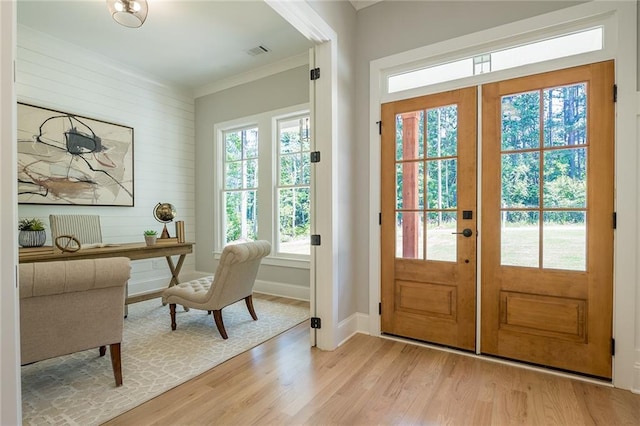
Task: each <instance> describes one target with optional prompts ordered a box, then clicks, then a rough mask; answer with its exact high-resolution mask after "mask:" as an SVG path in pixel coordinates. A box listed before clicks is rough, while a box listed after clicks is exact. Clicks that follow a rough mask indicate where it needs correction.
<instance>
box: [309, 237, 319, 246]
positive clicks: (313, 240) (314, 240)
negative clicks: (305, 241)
mask: <svg viewBox="0 0 640 426" xmlns="http://www.w3.org/2000/svg"><path fill="white" fill-rule="evenodd" d="M311 245H312V246H319V245H320V235H318V234H314V235H312V236H311Z"/></svg>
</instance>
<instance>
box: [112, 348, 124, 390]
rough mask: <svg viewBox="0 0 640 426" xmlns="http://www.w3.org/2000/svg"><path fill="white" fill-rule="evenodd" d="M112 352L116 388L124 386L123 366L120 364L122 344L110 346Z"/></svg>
mask: <svg viewBox="0 0 640 426" xmlns="http://www.w3.org/2000/svg"><path fill="white" fill-rule="evenodd" d="M109 352H111V366H112V367H113V377H114V378H115V379H116V387H118V386H122V364H121V362H120V343H112V344H111V345H109Z"/></svg>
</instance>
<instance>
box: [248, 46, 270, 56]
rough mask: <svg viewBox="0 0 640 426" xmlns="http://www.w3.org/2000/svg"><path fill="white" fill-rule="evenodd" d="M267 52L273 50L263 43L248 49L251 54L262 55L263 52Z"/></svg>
mask: <svg viewBox="0 0 640 426" xmlns="http://www.w3.org/2000/svg"><path fill="white" fill-rule="evenodd" d="M267 52H271V50H270V49H269V48H268V47H265V46H262V45H260V46H258V47H254V48H253V49H250V50H247V53H248V54H249V55H251V56H257V55H262V54H263V53H267Z"/></svg>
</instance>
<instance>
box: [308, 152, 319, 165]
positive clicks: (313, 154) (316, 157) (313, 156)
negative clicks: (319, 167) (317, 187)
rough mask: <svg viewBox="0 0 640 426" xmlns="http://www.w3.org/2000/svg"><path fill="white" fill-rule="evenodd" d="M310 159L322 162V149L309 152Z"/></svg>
mask: <svg viewBox="0 0 640 426" xmlns="http://www.w3.org/2000/svg"><path fill="white" fill-rule="evenodd" d="M309 159H310V161H311V162H312V163H319V162H320V151H313V152H311V153H310V154H309Z"/></svg>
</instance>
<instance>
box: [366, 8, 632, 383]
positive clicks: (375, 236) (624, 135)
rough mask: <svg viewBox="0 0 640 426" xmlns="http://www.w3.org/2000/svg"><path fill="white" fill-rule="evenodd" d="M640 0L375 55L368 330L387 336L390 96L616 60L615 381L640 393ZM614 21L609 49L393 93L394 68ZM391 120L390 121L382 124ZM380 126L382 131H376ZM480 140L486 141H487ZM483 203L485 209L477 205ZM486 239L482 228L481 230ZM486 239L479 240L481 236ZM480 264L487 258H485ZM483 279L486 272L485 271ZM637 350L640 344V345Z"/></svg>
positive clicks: (552, 15)
mask: <svg viewBox="0 0 640 426" xmlns="http://www.w3.org/2000/svg"><path fill="white" fill-rule="evenodd" d="M636 7H637V6H636V2H590V3H586V4H582V5H578V6H574V7H570V8H566V9H562V10H559V11H556V12H551V13H548V14H544V15H540V16H537V17H533V18H529V19H525V20H521V21H518V22H513V23H510V24H506V25H502V26H499V27H496V28H492V29H489V30H486V31H480V32H478V33H475V34H470V35H465V36H461V37H458V38H455V39H452V40H447V41H444V42H440V43H436V44H433V45H429V46H425V47H422V48H418V49H413V50H411V51H407V52H402V53H399V54H396V55H392V56H388V57H385V58H381V59H377V60H374V61H371V63H370V88H369V94H370V110H369V117H370V123H371V124H372V125H371V126H370V129H372V130H371V131H370V134H369V139H370V146H372V147H378V148H377V149H372V150H371V151H370V155H371V161H370V166H369V178H370V203H369V217H370V218H371V219H370V223H369V270H370V281H369V333H370V334H371V335H374V336H380V335H381V332H380V317H379V315H377V311H378V303H379V302H380V227H379V224H378V220H377V218H378V212H379V211H380V149H379V147H380V136H379V135H378V133H377V131H375V130H377V126H373V123H375V122H377V121H379V120H380V105H381V104H382V103H384V102H389V101H391V100H397V99H403V98H411V97H415V96H419V95H425V94H428V93H437V92H441V91H444V90H450V89H454V88H456V87H466V86H470V85H480V84H482V83H484V82H488V81H496V80H502V79H505V78H511V77H519V76H523V75H527V74H534V73H536V72H541V71H546V70H550V69H559V68H564V67H568V66H572V65H582V64H586V63H591V62H597V61H601V60H607V59H614V60H615V61H616V84H617V85H618V102H617V107H616V109H617V114H616V181H615V182H616V211H617V218H618V220H617V231H622V232H616V234H615V246H614V251H615V253H614V256H615V258H614V318H613V320H614V330H613V335H614V337H615V339H616V355H615V357H614V360H613V385H614V386H615V387H619V388H623V389H630V390H632V391H633V392H636V393H640V324H639V322H640V321H639V318H640V289H638V271H637V267H636V265H638V264H639V263H640V258H639V251H638V243H637V242H638V239H639V238H640V234H639V226H638V225H639V218H638V207H637V202H638V189H639V188H640V182H639V177H640V176H639V174H638V172H637V168H638V167H637V166H638V154H639V151H638V149H637V141H638V135H637V129H636V126H637V124H636V123H637V120H638V118H637V115H640V94H637V93H636V92H637V89H636V78H637V72H638V71H637V70H636V67H637V62H636V61H637V56H636V55H637V46H636V44H637V41H636V40H637V38H636V31H637V28H636ZM598 17H600V18H601V19H608V20H609V22H611V23H612V24H611V26H610V31H609V33H608V35H606V37H607V39H606V40H605V49H604V50H603V51H600V52H593V53H590V54H585V55H579V56H576V57H571V58H563V59H561V60H555V61H550V62H549V63H545V64H535V65H532V66H528V67H522V69H514V70H512V71H509V72H502V71H500V72H496V73H490V74H485V75H481V76H476V77H471V78H468V79H464V80H462V81H456V82H453V83H443V84H438V85H434V86H433V87H427V88H419V89H412V90H407V91H405V92H399V93H394V94H393V95H388V94H386V93H385V92H384V91H383V90H384V88H385V87H386V84H385V80H384V76H385V73H388V71H389V70H391V69H397V68H398V67H402V66H403V65H405V64H409V63H411V62H415V61H418V60H425V59H427V58H430V57H435V56H437V55H439V54H446V53H447V52H448V53H449V54H451V52H455V51H458V50H461V49H463V48H465V49H467V48H468V49H472V48H473V47H474V46H480V45H485V46H486V45H487V43H491V42H496V41H498V40H504V39H505V38H508V37H514V36H516V35H518V34H523V33H525V32H529V31H533V30H539V29H542V28H546V27H548V26H551V25H558V26H560V25H567V26H568V25H571V23H575V22H578V21H582V20H585V19H596V18H598ZM383 125H384V123H383ZM374 128H375V130H373V129H374ZM480 142H481V141H479V144H480ZM478 208H480V207H478ZM480 238H482V230H480ZM478 244H480V241H479V242H478ZM478 265H480V261H478ZM478 277H480V275H479V274H478ZM636 348H638V349H636Z"/></svg>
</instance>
